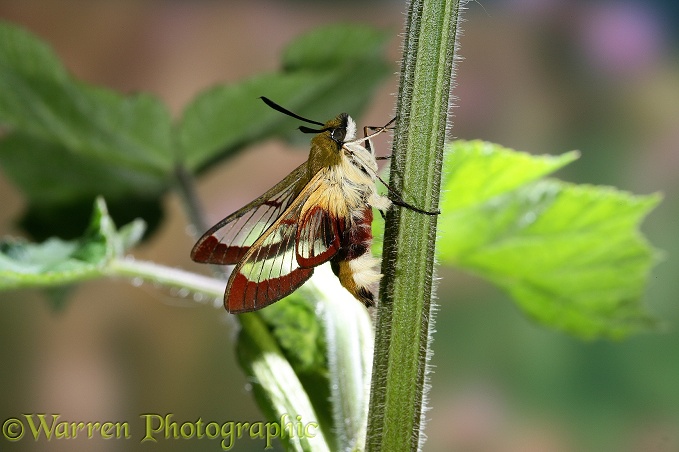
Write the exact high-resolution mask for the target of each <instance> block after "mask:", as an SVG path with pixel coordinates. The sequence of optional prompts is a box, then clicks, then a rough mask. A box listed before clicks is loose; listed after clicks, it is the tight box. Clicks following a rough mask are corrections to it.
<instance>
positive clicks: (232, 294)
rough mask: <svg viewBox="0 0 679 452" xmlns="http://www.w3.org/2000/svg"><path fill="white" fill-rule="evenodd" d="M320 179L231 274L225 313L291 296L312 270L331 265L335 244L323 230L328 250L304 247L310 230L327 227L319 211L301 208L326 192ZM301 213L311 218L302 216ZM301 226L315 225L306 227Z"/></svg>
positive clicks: (310, 237)
mask: <svg viewBox="0 0 679 452" xmlns="http://www.w3.org/2000/svg"><path fill="white" fill-rule="evenodd" d="M325 173H326V171H325V170H321V171H319V172H318V173H317V174H316V175H315V176H314V177H313V178H312V179H311V180H310V181H309V183H308V184H307V185H306V186H305V187H304V188H303V189H302V191H301V192H300V193H299V195H298V196H297V198H295V200H294V201H293V203H292V204H291V205H290V206H289V207H288V208H287V209H286V211H285V212H283V214H282V215H281V216H280V217H279V218H278V219H277V220H276V221H275V222H274V223H273V224H272V225H271V227H269V229H267V230H266V231H265V232H264V233H263V234H262V235H261V236H260V237H259V239H257V241H256V242H255V243H254V244H253V245H252V246H251V247H250V248H249V250H248V251H247V252H246V253H245V255H244V256H243V259H242V260H241V261H240V262H239V263H238V265H236V267H235V268H234V269H233V273H231V277H230V278H229V283H228V285H227V287H226V293H225V294H224V306H225V307H226V309H227V311H229V312H232V313H239V312H248V311H254V310H257V309H261V308H263V307H265V306H268V305H270V304H272V303H274V302H276V301H278V300H280V299H281V298H283V297H285V296H287V295H290V294H291V293H292V292H294V291H295V290H296V289H297V288H299V287H300V286H301V285H302V284H304V282H306V280H307V279H309V278H310V277H311V275H313V273H314V266H316V265H320V264H322V263H323V262H325V261H328V260H330V259H331V258H332V257H333V256H334V255H335V254H336V253H337V251H338V250H339V239H335V238H332V240H330V236H331V231H328V230H324V232H325V233H326V236H325V237H327V238H328V240H325V239H324V240H325V241H326V242H328V243H329V246H326V247H323V246H322V245H320V244H317V243H315V242H313V243H311V244H305V242H306V241H308V240H315V236H314V235H313V230H314V229H315V230H319V228H321V229H322V228H323V227H324V226H320V225H321V224H325V223H327V222H325V221H324V220H320V218H322V217H323V216H324V214H323V213H322V212H321V211H315V210H314V209H315V208H312V209H311V210H309V209H308V208H307V207H306V204H307V202H308V201H309V198H314V199H316V198H317V197H319V196H322V193H323V191H324V190H326V189H327V184H326V183H325ZM305 210H308V211H310V212H312V211H313V213H309V214H304V213H303V212H304V211H305ZM326 213H327V212H326ZM305 221H306V222H307V223H309V222H314V223H313V224H305V223H304V222H305ZM316 221H319V223H315V222H316ZM316 224H318V225H319V227H316V226H315V225H316ZM300 250H301V251H300ZM307 250H309V251H310V253H307ZM300 252H301V256H300ZM300 257H301V259H300ZM304 259H306V261H307V263H309V260H310V259H313V265H311V266H307V265H301V264H300V260H301V261H302V262H304Z"/></svg>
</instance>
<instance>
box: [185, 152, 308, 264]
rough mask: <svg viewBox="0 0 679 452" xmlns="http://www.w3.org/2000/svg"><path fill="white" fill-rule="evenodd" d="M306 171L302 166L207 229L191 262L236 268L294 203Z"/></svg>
mask: <svg viewBox="0 0 679 452" xmlns="http://www.w3.org/2000/svg"><path fill="white" fill-rule="evenodd" d="M306 170H307V165H306V163H303V164H302V165H300V166H298V167H297V168H296V169H295V170H294V171H293V172H292V173H290V174H289V175H288V176H287V177H286V178H285V179H283V180H282V181H281V182H279V183H278V184H276V185H275V186H274V187H273V188H271V189H270V190H269V191H267V192H266V193H264V194H263V195H262V196H260V197H259V198H257V199H256V200H254V201H253V202H251V203H250V204H248V205H247V206H245V207H243V208H242V209H240V210H238V211H236V212H234V213H232V214H231V215H229V216H228V217H226V218H224V219H223V220H221V221H220V222H219V223H217V224H215V225H214V226H213V227H211V228H210V229H209V230H208V231H207V232H206V233H205V234H203V236H202V237H201V238H200V239H199V240H198V242H197V243H196V244H195V245H194V247H193V249H192V250H191V259H193V260H194V261H195V262H200V263H204V264H218V265H235V264H237V263H238V262H239V261H240V260H241V259H243V257H244V256H245V255H246V254H247V252H248V250H249V249H250V247H251V246H252V244H254V243H255V241H256V240H257V238H258V237H259V236H260V235H261V234H262V233H263V232H264V231H266V230H267V229H268V228H269V227H270V226H271V225H272V224H273V223H274V222H275V221H276V220H277V219H278V218H279V217H280V216H281V215H282V213H283V212H285V210H286V209H287V208H288V207H289V206H290V205H291V204H292V203H293V202H294V200H295V198H296V197H297V196H298V194H299V192H300V190H301V189H300V186H301V184H302V181H303V179H304V178H305V177H306ZM272 253H273V251H272Z"/></svg>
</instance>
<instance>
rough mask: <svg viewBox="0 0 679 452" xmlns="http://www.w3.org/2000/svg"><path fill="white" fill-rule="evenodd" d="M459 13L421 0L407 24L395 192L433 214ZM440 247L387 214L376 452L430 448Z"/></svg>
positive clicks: (450, 2) (432, 232)
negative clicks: (429, 384) (429, 388)
mask: <svg viewBox="0 0 679 452" xmlns="http://www.w3.org/2000/svg"><path fill="white" fill-rule="evenodd" d="M458 13H459V0H413V1H412V2H411V3H410V9H409V12H408V19H407V24H406V37H405V43H404V49H403V50H404V56H403V61H402V66H401V80H400V88H399V97H398V105H397V115H398V122H397V124H396V131H395V135H394V150H393V154H392V155H393V157H392V166H391V175H390V183H391V185H392V187H394V188H395V189H396V190H397V191H398V192H399V193H402V194H403V198H404V200H405V201H406V202H408V203H410V204H413V205H414V206H416V207H418V208H420V209H424V210H427V211H432V210H435V209H436V207H437V206H438V200H439V195H440V180H441V165H442V161H443V144H444V139H445V134H446V128H447V125H448V107H449V103H450V87H451V81H452V77H453V72H452V68H453V61H454V50H455V43H456V34H457V25H458ZM435 238H436V216H430V215H423V214H422V213H419V212H416V211H413V210H409V209H407V208H398V209H393V210H391V211H390V212H389V214H388V216H387V225H386V229H385V239H384V252H383V255H384V259H383V265H382V272H383V273H384V278H383V280H382V287H381V293H380V300H381V301H380V306H379V309H378V314H377V327H376V340H375V357H374V364H373V376H372V386H371V398H370V413H369V417H368V435H369V436H368V444H367V445H368V450H373V451H377V450H388V451H402V450H417V449H418V448H421V445H422V442H423V434H422V429H423V426H422V418H423V411H424V403H425V400H424V399H425V388H426V372H427V359H428V355H429V342H430V340H431V337H430V330H431V329H432V324H433V322H432V319H431V314H432V307H431V299H432V275H433V266H434V252H435Z"/></svg>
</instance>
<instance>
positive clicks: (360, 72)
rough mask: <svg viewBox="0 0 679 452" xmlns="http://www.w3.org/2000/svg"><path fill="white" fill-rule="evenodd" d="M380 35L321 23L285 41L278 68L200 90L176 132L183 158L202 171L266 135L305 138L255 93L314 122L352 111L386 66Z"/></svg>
mask: <svg viewBox="0 0 679 452" xmlns="http://www.w3.org/2000/svg"><path fill="white" fill-rule="evenodd" d="M384 41H385V35H384V34H383V33H380V32H377V31H375V30H373V29H371V28H368V27H365V26H357V25H336V26H330V27H324V28H321V29H318V30H315V31H312V32H310V33H308V34H306V35H303V36H301V37H300V38H298V39H296V40H295V41H293V42H292V43H291V44H290V45H289V46H288V47H287V49H286V50H285V52H284V57H283V69H282V70H281V71H278V72H274V73H270V74H263V75H259V76H256V77H253V78H251V79H248V80H245V81H243V82H240V83H235V84H230V85H219V86H216V87H213V88H211V89H209V90H207V91H205V92H204V93H202V94H200V95H199V96H198V97H197V98H196V99H195V100H194V101H193V102H192V103H191V104H190V105H189V106H188V107H187V108H186V109H185V111H184V115H183V118H182V121H181V123H180V125H179V129H178V132H177V133H178V140H177V141H178V143H179V145H180V148H181V153H182V155H183V159H184V163H185V164H186V165H187V167H188V168H189V169H191V170H201V169H204V168H205V167H206V166H207V165H208V164H210V163H212V162H214V161H216V160H218V159H220V158H223V157H227V156H230V155H233V153H235V152H236V151H239V150H241V149H242V148H243V146H244V145H245V144H247V143H250V142H252V141H255V140H258V139H262V138H264V137H266V136H269V135H271V134H272V133H279V134H281V135H284V136H286V138H293V139H294V138H295V137H296V138H297V140H299V141H300V142H305V143H308V136H305V135H303V134H300V133H299V132H298V131H297V130H296V129H297V127H298V126H299V125H300V121H298V120H295V119H291V118H289V117H286V116H284V115H282V114H281V113H279V112H276V111H274V110H272V109H270V108H269V107H267V106H266V105H265V104H264V103H263V102H261V101H260V100H259V99H258V98H259V97H260V96H266V97H269V98H271V99H272V100H274V101H275V102H277V103H279V104H281V105H283V106H285V107H286V108H288V109H290V110H292V111H295V112H296V113H298V114H300V115H302V116H305V117H308V118H310V119H314V120H318V121H320V122H325V121H327V120H328V119H330V118H331V117H334V116H336V115H337V114H339V113H340V112H343V111H346V112H349V113H350V114H352V115H356V114H358V113H359V112H360V111H361V110H362V109H363V108H364V106H365V105H366V102H367V100H368V99H369V98H370V93H371V92H372V91H373V90H374V89H375V87H376V86H377V83H378V82H379V81H381V80H382V79H383V78H384V77H385V76H386V75H388V74H389V72H390V71H391V69H390V65H389V64H388V63H387V62H386V61H385V60H384V58H383V57H382V56H381V50H382V47H383V44H384ZM326 52H328V53H326Z"/></svg>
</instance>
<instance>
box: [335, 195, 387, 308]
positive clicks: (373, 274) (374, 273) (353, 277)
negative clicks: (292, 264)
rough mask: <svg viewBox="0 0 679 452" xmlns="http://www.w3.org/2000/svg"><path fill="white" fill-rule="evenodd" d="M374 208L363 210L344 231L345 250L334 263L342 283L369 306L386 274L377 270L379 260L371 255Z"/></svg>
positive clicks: (343, 245)
mask: <svg viewBox="0 0 679 452" xmlns="http://www.w3.org/2000/svg"><path fill="white" fill-rule="evenodd" d="M372 220H373V213H372V209H370V208H369V207H368V208H366V209H363V210H362V211H361V214H360V215H359V217H358V218H354V221H353V222H352V224H351V225H350V226H349V227H347V228H346V229H344V231H343V232H342V237H341V242H340V243H341V248H340V250H339V252H338V253H337V254H336V255H335V257H334V258H333V259H332V260H331V261H330V264H331V266H332V270H333V272H334V273H335V275H337V277H338V278H339V280H340V283H341V284H342V285H343V286H344V287H345V288H346V289H347V290H348V291H349V293H351V294H352V295H353V296H354V297H355V298H356V299H357V300H359V301H361V302H362V303H363V304H365V305H366V306H373V305H374V304H375V298H376V297H375V295H374V292H375V290H376V287H377V282H378V281H379V280H380V278H381V277H382V275H381V274H380V273H379V271H378V270H377V265H378V264H379V260H378V259H376V258H375V257H373V255H372V254H371V252H370V246H371V244H372V237H373V236H372V230H371V224H372Z"/></svg>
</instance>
